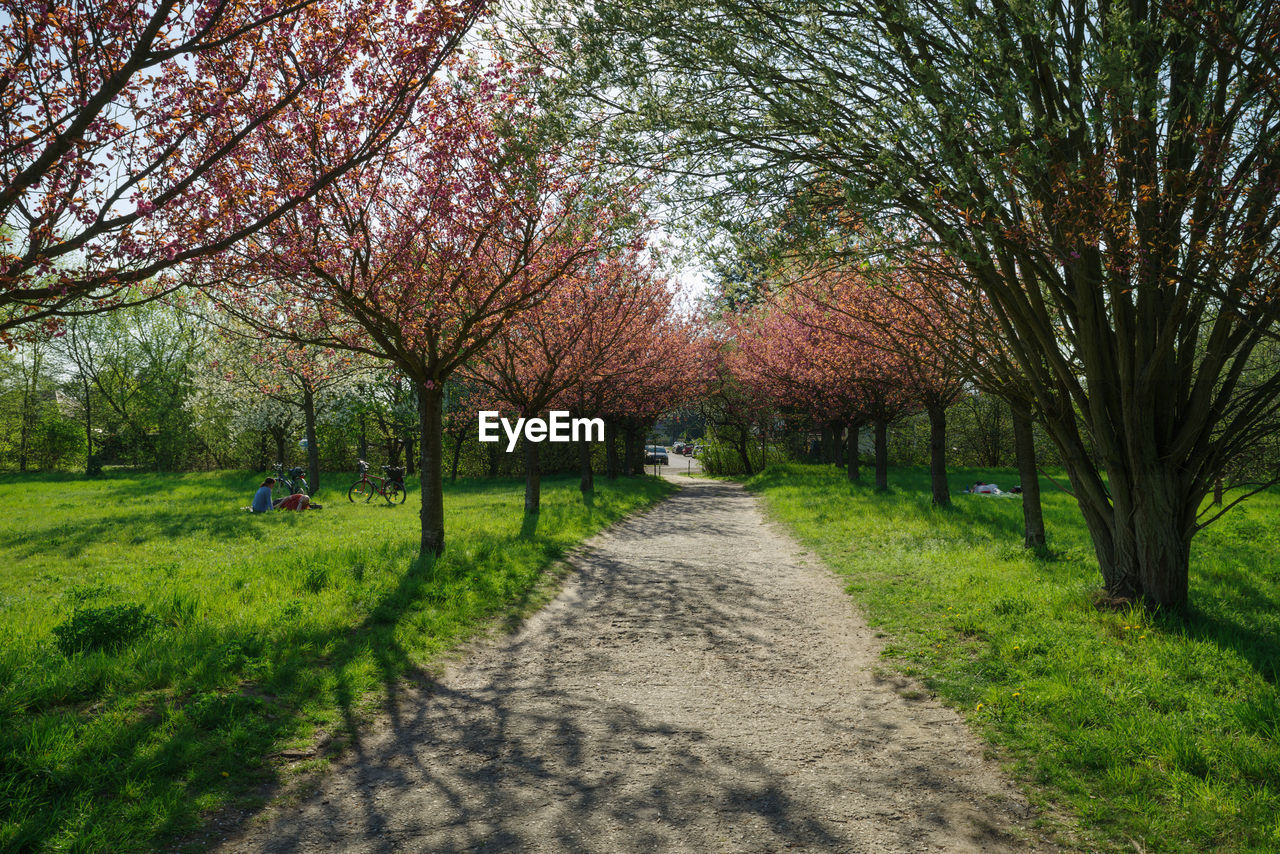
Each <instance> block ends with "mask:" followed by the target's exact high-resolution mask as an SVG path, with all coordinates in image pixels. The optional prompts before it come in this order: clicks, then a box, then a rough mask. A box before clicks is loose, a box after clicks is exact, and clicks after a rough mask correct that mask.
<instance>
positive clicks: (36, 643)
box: [0, 472, 671, 852]
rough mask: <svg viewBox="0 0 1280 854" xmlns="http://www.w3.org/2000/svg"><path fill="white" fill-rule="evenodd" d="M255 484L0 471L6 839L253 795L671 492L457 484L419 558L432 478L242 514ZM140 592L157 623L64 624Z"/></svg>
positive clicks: (237, 478) (212, 477)
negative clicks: (109, 641)
mask: <svg viewBox="0 0 1280 854" xmlns="http://www.w3.org/2000/svg"><path fill="white" fill-rule="evenodd" d="M331 477H332V478H334V480H333V481H332V483H331V485H335V486H336V485H338V484H339V482H340V483H341V486H342V487H343V489H344V490H345V486H346V484H347V483H348V482H349V481H350V480H353V479H354V476H352V477H349V478H346V477H343V476H340V475H334V476H331ZM259 480H260V476H255V475H252V474H248V473H243V472H240V473H219V474H209V475H186V476H160V475H113V476H109V477H105V478H103V479H100V480H94V481H86V480H83V479H78V478H73V477H58V476H49V477H16V476H7V477H0V506H2V507H4V508H5V511H4V516H3V519H0V566H3V571H2V572H0V850H3V851H111V852H119V851H135V850H147V849H150V848H153V847H154V846H156V845H158V844H160V843H162V842H164V841H165V840H172V839H175V838H178V837H180V836H181V835H182V834H184V833H186V832H189V831H190V830H191V829H192V828H194V827H196V826H198V823H199V821H200V819H201V817H202V816H203V815H206V814H207V813H209V812H210V811H213V810H217V809H218V808H220V807H224V806H227V805H232V804H238V803H240V804H242V803H251V802H252V801H253V799H254V798H255V797H257V796H259V795H260V793H261V792H262V791H264V788H269V787H270V784H273V783H276V782H279V781H280V780H282V779H283V778H285V777H287V776H288V772H287V769H286V767H285V765H284V763H283V762H282V761H281V760H279V759H272V758H271V756H272V755H273V754H275V753H277V752H278V751H280V750H281V749H282V748H285V747H290V746H294V747H297V746H306V745H310V744H311V743H312V740H313V738H316V737H317V731H318V730H321V729H323V730H325V731H326V732H328V733H329V734H330V735H331V736H332V737H333V738H334V740H335V743H336V744H341V742H342V741H343V740H344V739H345V738H347V737H348V736H349V735H350V733H351V732H352V731H353V728H354V727H355V726H356V724H357V722H358V721H359V720H360V719H361V717H362V716H364V715H366V714H367V713H369V711H370V710H371V709H372V708H374V707H376V705H377V704H378V702H379V701H380V700H381V699H382V698H383V697H385V696H387V695H388V694H389V693H390V692H392V691H394V686H395V684H396V682H397V680H398V679H400V678H401V677H403V676H404V675H405V674H407V673H409V672H410V671H412V670H415V669H419V668H427V669H430V668H431V667H432V666H433V664H437V665H438V662H439V661H440V658H441V655H442V654H443V653H445V652H446V651H448V650H450V649H451V648H456V647H457V646H458V644H459V643H460V642H462V641H463V640H465V639H466V638H468V637H469V636H474V634H475V633H476V632H477V631H479V630H481V629H483V628H484V627H486V626H491V625H494V620H495V619H496V618H498V617H500V616H502V615H518V614H520V613H523V612H525V611H527V610H529V609H530V608H531V607H533V605H534V604H536V599H537V597H538V596H539V595H543V594H545V585H543V587H542V588H539V587H538V586H537V582H538V580H539V578H540V577H541V576H542V575H543V572H544V570H545V569H546V568H547V567H548V566H549V565H551V564H552V563H553V561H554V560H555V559H556V558H557V557H558V556H560V555H561V554H563V553H564V551H565V550H566V549H568V548H570V547H571V546H573V545H575V544H577V543H579V542H581V541H582V540H583V539H585V538H586V537H587V536H588V535H590V534H592V533H594V532H595V531H598V530H600V529H601V528H603V527H605V526H607V525H608V524H610V523H611V522H613V521H614V520H616V519H618V518H620V517H621V516H623V515H625V514H626V513H629V512H631V511H633V510H636V509H638V508H641V507H644V506H646V505H648V504H651V503H652V502H654V501H657V500H658V499H660V498H661V497H662V496H663V495H665V494H666V493H667V492H668V491H669V490H670V489H671V487H670V486H669V485H668V484H666V483H664V482H662V481H658V480H655V479H653V478H637V479H626V480H623V481H618V482H614V483H610V482H607V481H605V480H604V479H600V480H598V481H597V490H596V493H595V495H594V498H593V499H592V500H590V502H589V503H588V502H584V499H583V498H582V496H581V495H580V493H579V492H578V489H577V480H576V478H565V479H558V478H548V479H547V480H546V481H545V482H544V486H543V493H542V508H543V510H542V512H541V513H540V514H539V515H538V516H537V517H530V518H529V519H526V518H525V517H524V515H523V503H522V501H523V495H522V485H521V484H520V483H519V482H516V481H496V482H494V481H489V482H469V483H462V484H458V485H456V486H453V487H446V490H447V494H446V496H445V510H446V525H447V549H446V553H445V556H444V557H443V558H441V559H440V560H438V561H435V562H433V563H431V562H429V563H416V562H415V561H414V558H415V556H416V551H417V543H418V506H419V502H418V498H417V493H416V490H415V491H414V492H413V493H412V494H411V495H410V496H409V499H408V501H407V503H406V504H405V505H403V506H399V507H387V506H385V505H379V504H373V505H369V506H365V505H352V504H349V503H348V502H347V500H346V498H345V491H344V492H343V493H342V497H337V498H335V495H336V491H334V492H330V494H329V495H328V496H327V497H328V500H322V503H324V504H325V506H324V509H322V510H318V511H313V512H308V513H305V514H299V513H272V514H264V515H259V516H255V515H251V514H249V513H245V512H241V510H240V509H239V508H241V507H242V506H245V505H247V504H248V503H249V499H250V497H251V496H252V494H253V491H254V488H255V487H256V486H257V484H258V482H259ZM535 519H536V524H534V520H535ZM122 604H123V605H130V604H134V605H140V606H142V607H144V608H145V609H146V610H147V612H148V613H150V614H151V615H153V616H154V617H155V618H157V619H158V625H157V626H154V627H153V628H151V630H150V631H149V632H148V633H147V634H145V635H144V636H142V637H141V638H139V639H136V640H133V641H132V642H130V643H127V644H126V645H124V646H122V647H120V648H118V649H116V650H115V651H93V650H90V651H84V652H76V653H72V654H71V655H70V656H67V655H64V654H63V653H62V652H60V651H59V649H58V646H57V644H56V642H55V634H54V631H53V630H54V628H55V626H58V625H60V624H63V623H65V622H66V621H68V620H69V619H70V618H71V617H72V615H73V614H74V613H76V612H77V611H79V612H82V616H84V614H83V612H85V611H86V610H87V609H92V608H99V607H103V606H108V605H122ZM117 610H119V609H117ZM312 764H315V763H312Z"/></svg>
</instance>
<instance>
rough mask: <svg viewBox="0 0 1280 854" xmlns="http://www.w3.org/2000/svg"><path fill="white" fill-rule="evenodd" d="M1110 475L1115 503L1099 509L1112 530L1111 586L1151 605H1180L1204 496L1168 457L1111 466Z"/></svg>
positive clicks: (1107, 572) (1106, 569)
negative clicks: (1134, 466)
mask: <svg viewBox="0 0 1280 854" xmlns="http://www.w3.org/2000/svg"><path fill="white" fill-rule="evenodd" d="M1107 476H1108V477H1107V480H1108V484H1109V485H1110V486H1111V494H1112V509H1111V512H1110V513H1108V512H1107V509H1106V508H1100V510H1099V511H1096V512H1095V514H1094V515H1097V516H1100V517H1101V518H1102V519H1103V521H1104V522H1105V523H1106V524H1107V526H1108V527H1109V528H1110V532H1111V545H1112V554H1111V561H1110V566H1109V567H1108V566H1105V565H1104V566H1103V578H1104V580H1108V585H1107V587H1108V591H1110V592H1112V594H1113V595H1117V596H1125V597H1126V598H1128V597H1129V596H1131V595H1132V594H1134V593H1136V594H1137V595H1138V596H1140V597H1141V598H1142V600H1143V601H1145V602H1146V604H1147V605H1150V606H1156V607H1163V608H1170V609H1175V610H1177V609H1181V608H1182V607H1183V606H1185V605H1186V603H1187V582H1188V574H1189V568H1190V566H1189V565H1190V560H1191V536H1192V534H1193V533H1194V531H1195V515H1196V510H1197V508H1198V507H1199V504H1200V498H1201V496H1199V495H1191V494H1190V490H1189V489H1188V488H1187V486H1186V484H1185V483H1184V482H1183V480H1184V478H1183V475H1182V473H1181V472H1179V471H1178V470H1176V469H1175V467H1174V466H1173V465H1171V464H1168V463H1165V464H1162V465H1152V466H1151V467H1150V468H1149V469H1147V470H1146V471H1140V472H1133V471H1115V470H1110V471H1108V472H1107ZM1081 509H1083V505H1082V508H1081ZM1085 520H1086V522H1088V520H1089V514H1086V517H1085ZM1090 533H1093V531H1092V529H1091V531H1090ZM1097 539H1098V538H1097V537H1096V536H1095V541H1096V540H1097ZM1095 551H1096V549H1095ZM1102 563H1103V561H1102V556H1101V555H1100V556H1099V564H1100V565H1102Z"/></svg>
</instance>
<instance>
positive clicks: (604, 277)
mask: <svg viewBox="0 0 1280 854" xmlns="http://www.w3.org/2000/svg"><path fill="white" fill-rule="evenodd" d="M0 2H3V15H4V16H5V19H6V20H7V22H8V25H7V26H6V29H5V31H4V34H3V37H0V56H2V57H3V60H4V62H3V65H2V66H0V67H3V68H4V69H5V70H4V71H3V73H2V76H0V176H2V177H0V212H2V213H3V223H2V225H0V337H2V338H3V341H4V343H6V344H7V345H9V347H10V352H9V353H8V354H7V355H6V356H5V357H4V358H3V360H0V403H2V404H3V405H2V406H0V421H2V422H3V425H0V427H3V430H2V432H3V433H4V438H3V440H2V441H3V446H0V452H2V453H3V456H4V462H5V463H6V464H7V465H12V466H13V467H16V468H19V469H29V468H35V467H40V468H51V467H58V466H63V465H66V461H68V460H83V461H84V465H85V468H86V469H87V470H88V471H90V472H92V471H94V470H95V468H96V466H97V465H99V464H102V463H103V461H108V462H110V463H113V464H133V465H143V466H148V467H156V468H160V469H171V468H182V467H191V466H206V465H230V464H243V463H244V461H246V460H252V461H253V462H254V463H255V464H265V463H266V462H267V458H268V457H271V458H279V459H283V458H285V457H288V456H290V455H291V454H294V453H296V452H297V451H298V450H299V448H300V447H302V446H299V445H298V439H299V437H301V438H302V439H304V440H305V442H304V443H303V446H304V447H305V463H306V465H307V467H308V469H309V470H310V474H311V476H312V479H313V481H315V482H319V479H320V478H321V477H323V476H324V475H323V474H322V470H323V469H325V468H329V467H331V466H332V465H333V463H334V462H335V461H338V460H342V461H343V463H345V462H346V461H347V460H349V457H350V454H351V448H353V447H354V448H355V451H356V452H358V453H359V454H360V455H362V456H366V455H369V454H370V453H371V448H379V447H381V448H382V449H384V450H385V458H386V459H389V460H400V459H403V460H404V461H405V463H406V466H407V467H408V468H410V469H411V470H414V471H415V472H416V474H417V475H418V477H419V478H420V479H421V482H422V497H423V500H422V509H421V551H422V553H423V554H424V555H429V554H439V553H441V551H442V550H443V549H444V547H445V516H444V505H443V495H442V483H443V480H444V478H445V476H446V474H447V475H448V476H456V472H457V470H458V468H459V465H460V464H462V463H463V461H464V460H465V461H470V462H472V463H474V462H475V461H476V460H478V459H482V458H483V457H484V455H485V454H486V453H487V452H488V449H479V448H473V449H471V450H470V451H467V450H466V448H465V444H466V433H467V431H466V429H465V428H466V422H467V417H468V412H471V411H473V407H474V408H479V405H480V404H483V405H484V406H486V407H488V406H492V407H494V408H498V409H502V410H504V411H506V412H508V413H511V414H515V415H524V416H529V415H532V414H535V413H539V412H544V411H546V410H547V409H549V408H566V409H571V410H573V411H575V414H580V415H601V416H603V417H606V418H607V419H608V424H609V430H608V432H609V439H610V441H609V442H608V443H607V448H606V449H605V451H604V452H603V457H604V459H603V465H604V470H605V471H606V472H607V473H609V474H610V475H616V474H618V473H620V472H626V473H632V472H634V471H636V469H637V467H638V465H639V464H640V462H641V461H642V458H641V455H642V453H643V445H644V442H645V440H646V438H648V433H649V428H650V426H651V425H652V424H653V423H654V422H655V421H656V420H657V419H658V418H659V417H660V416H661V415H662V414H663V413H665V412H668V411H670V410H671V409H673V408H674V407H677V406H681V405H685V404H689V403H690V402H691V401H694V400H695V399H696V400H697V406H698V410H699V415H700V418H701V419H702V420H703V422H704V423H705V424H706V425H707V429H709V430H710V431H711V432H712V433H713V434H714V435H715V436H717V437H718V438H719V440H720V441H722V442H724V443H727V444H728V445H729V446H731V447H732V448H733V449H734V452H735V453H736V454H737V455H738V456H739V457H740V459H741V460H742V462H743V463H744V467H745V468H747V469H750V468H751V467H752V465H753V464H752V456H751V453H752V448H753V446H754V447H759V448H760V449H761V452H760V457H761V462H763V461H764V460H765V459H767V457H768V448H769V446H770V442H771V437H773V441H774V444H777V442H778V441H780V440H785V441H791V442H792V443H793V444H797V443H800V442H803V441H804V440H803V437H804V436H807V435H810V434H814V435H821V436H822V437H823V442H822V443H821V444H822V446H823V450H822V455H823V456H824V457H825V458H828V459H832V460H833V461H834V460H839V461H840V462H841V463H842V465H844V466H845V467H846V469H847V472H848V475H849V476H850V477H851V478H859V477H861V470H860V466H861V459H860V456H859V454H858V453H856V450H857V449H858V447H859V439H858V437H859V436H860V435H861V434H862V433H863V431H870V435H871V437H872V439H871V443H872V446H873V447H874V453H873V454H872V455H871V456H872V460H873V467H874V479H875V484H876V486H877V487H879V488H881V489H883V488H885V487H886V486H887V485H888V483H887V478H888V474H887V466H888V462H889V459H890V456H889V453H890V452H889V448H888V436H889V431H890V429H891V426H890V425H892V424H895V423H896V424H899V425H902V424H903V423H905V421H904V419H907V420H910V419H913V418H914V419H918V420H920V421H921V422H923V423H926V424H927V438H926V439H924V440H923V443H924V447H925V449H926V450H925V454H924V456H925V458H926V459H927V461H928V463H929V465H930V468H931V471H932V473H933V477H932V489H931V492H932V499H933V502H934V503H935V504H936V505H938V506H940V507H945V506H946V505H948V504H949V503H950V495H949V488H948V483H947V477H946V470H947V465H948V453H949V452H951V453H952V454H955V453H958V451H956V450H954V449H956V448H958V447H959V445H958V444H957V442H956V440H955V439H954V436H955V433H954V429H953V428H954V420H955V418H956V416H957V413H965V415H964V417H965V418H966V419H968V421H967V422H966V423H967V425H968V426H967V427H966V431H965V432H966V435H967V436H968V437H969V438H966V439H965V440H964V444H965V445H966V446H969V445H972V446H974V448H975V450H974V453H975V454H979V453H982V452H981V451H980V450H977V446H979V445H981V444H982V441H980V440H974V439H973V438H972V437H973V436H981V435H982V434H983V432H984V431H983V430H982V429H978V428H977V426H976V425H978V424H979V423H980V422H981V420H982V418H984V417H985V418H988V420H989V419H990V417H991V413H1007V414H1008V418H1009V433H1008V435H1007V436H1006V437H1005V439H1004V440H1001V441H1000V442H996V443H994V444H995V445H997V446H999V447H1004V444H1003V443H1004V442H1005V441H1009V442H1011V443H1012V447H1013V448H1014V449H1015V453H1014V457H1015V458H1016V464H1017V465H1018V467H1019V470H1020V473H1021V476H1022V481H1023V484H1024V485H1025V486H1027V487H1028V488H1031V487H1033V486H1034V484H1035V483H1036V478H1035V476H1034V473H1035V472H1036V470H1037V466H1038V462H1037V455H1040V456H1043V455H1044V451H1045V450H1046V449H1045V448H1043V447H1040V448H1037V447H1036V444H1037V437H1039V438H1040V439H1041V440H1044V439H1047V440H1048V443H1049V446H1050V447H1049V448H1048V450H1049V452H1050V455H1051V457H1052V459H1053V460H1054V461H1055V462H1057V463H1060V464H1061V465H1062V466H1063V467H1064V468H1065V471H1066V480H1067V481H1068V482H1069V486H1070V489H1071V491H1072V492H1073V494H1074V495H1075V498H1076V500H1077V501H1078V503H1079V506H1080V510H1081V512H1082V514H1083V517H1084V520H1085V523H1086V524H1087V526H1088V529H1089V531H1090V534H1091V536H1092V541H1093V545H1094V549H1095V552H1096V555H1097V559H1098V563H1099V566H1100V569H1101V574H1102V578H1103V582H1104V585H1105V587H1106V590H1107V592H1108V593H1109V594H1110V595H1111V596H1113V597H1115V598H1117V599H1120V600H1141V601H1144V602H1146V603H1147V604H1150V605H1155V606H1164V607H1172V608H1179V607H1182V606H1183V605H1185V604H1186V600H1187V580H1188V570H1189V561H1190V554H1191V544H1192V541H1193V538H1194V536H1195V534H1196V532H1197V531H1199V530H1201V529H1202V528H1203V527H1204V526H1205V525H1207V524H1209V523H1210V522H1212V521H1213V520H1214V519H1215V518H1217V517H1218V516H1219V515H1220V514H1221V513H1222V512H1225V510H1226V509H1229V507H1230V506H1231V504H1232V502H1234V501H1238V500H1243V499H1244V498H1245V497H1247V496H1248V495H1249V494H1250V493H1251V491H1254V490H1257V489H1261V488H1265V487H1266V486H1268V485H1270V484H1271V483H1272V482H1274V480H1275V472H1274V470H1269V468H1268V467H1266V466H1260V465H1258V460H1257V458H1258V454H1257V449H1258V448H1259V447H1260V446H1261V445H1262V444H1264V443H1266V442H1267V441H1269V440H1270V437H1271V436H1272V435H1273V433H1274V432H1275V428H1276V426H1277V421H1278V420H1280V419H1278V418H1277V414H1278V413H1277V410H1280V371H1278V370H1277V366H1278V365H1277V362H1276V356H1277V355H1278V354H1280V351H1278V349H1277V345H1276V332H1277V325H1278V322H1280V300H1277V299H1276V296H1277V293H1276V290H1277V281H1276V276H1277V264H1276V258H1277V257H1278V256H1280V252H1278V250H1280V246H1278V245H1277V240H1278V239H1280V238H1277V234H1278V233H1280V207H1277V206H1276V205H1275V202H1274V200H1275V196H1276V193H1277V191H1278V190H1280V150H1278V143H1277V138H1278V137H1280V134H1277V132H1276V128H1277V122H1278V121H1280V64H1278V63H1277V61H1276V55H1277V54H1276V51H1275V44H1276V41H1277V37H1278V36H1280V9H1277V7H1275V6H1273V5H1272V4H1269V3H1264V4H1261V5H1254V6H1251V7H1250V8H1248V9H1242V8H1237V7H1236V6H1232V5H1229V4H1219V3H1214V2H1208V3H1197V4H1172V5H1170V4H1156V5H1150V4H1145V3H1131V4H1128V5H1125V6H1113V5H1110V4H1099V3H1088V2H1085V3H1077V4H1062V3H1059V2H1054V0H1036V2H1033V3H1030V4H1022V5H1019V6H1016V7H1009V6H1006V5H1001V4H986V3H981V2H976V3H969V4H962V5H956V4H949V3H942V2H936V0H924V2H922V3H919V4H915V5H913V6H911V7H904V6H901V5H899V4H895V3H892V2H879V0H870V2H862V0H848V2H840V3H836V4H834V5H833V4H831V3H821V4H819V3H810V2H773V0H768V2H763V3H760V2H752V3H747V2H742V0H712V2H709V3H701V4H691V5H689V6H688V7H686V8H681V9H680V10H679V13H678V14H673V11H672V9H671V8H670V7H668V6H662V5H653V4H640V3H632V2H626V0H619V2H613V0H592V2H590V3H588V2H584V0H540V2H539V3H538V4H535V6H536V9H535V10H534V11H535V12H536V14H535V15H533V16H531V17H526V18H525V19H523V20H522V21H519V22H515V23H513V22H512V21H510V20H508V21H504V22H497V21H496V19H494V18H493V17H492V15H491V12H492V11H493V10H492V9H490V8H489V7H487V6H486V5H485V4H484V3H482V2H479V0H451V2H443V3H433V4H420V3H416V2H412V0H397V1H396V2H389V3H384V2H373V0H295V2H283V3H279V2H273V3H266V2H239V0H202V2H196V3H177V2H169V1H168V0H148V2H145V3H142V4H138V3H123V2H114V0H111V2H104V3H100V4H93V5H88V4H72V5H69V6H66V5H57V4H52V3H23V2H15V0H0ZM528 11H529V10H522V13H527V12H528ZM482 22H484V26H485V27H486V28H488V27H489V24H490V23H493V25H494V26H493V28H492V30H490V29H485V30H484V32H481V30H480V28H479V26H478V25H480V24H481V23H482ZM464 45H465V46H466V49H464ZM282 46H287V49H284V48H282ZM655 197H660V198H661V199H662V200H663V207H661V208H658V207H653V206H651V205H650V202H651V200H652V199H653V198H655ZM682 203H688V205H689V208H688V210H690V211H694V210H696V212H697V214H698V216H699V220H698V221H699V222H700V223H702V224H703V225H705V226H706V235H707V242H708V244H710V245H712V246H714V248H715V249H716V250H717V251H719V252H720V253H721V255H722V256H724V257H726V258H728V259H730V260H731V262H732V264H733V265H734V268H735V269H737V270H739V271H740V272H739V273H736V274H734V275H733V276H730V277H726V280H725V282H723V283H722V285H723V286H722V287H721V289H720V291H719V292H718V293H717V294H716V295H715V300H714V305H712V306H709V307H708V310H707V311H706V312H705V316H704V317H702V318H700V319H699V320H697V321H695V320H691V319H686V318H683V317H682V316H681V315H680V314H679V313H678V312H676V311H675V308H674V306H673V299H674V298H673V295H672V289H671V287H670V286H669V285H668V283H667V282H666V281H665V280H664V278H663V275H662V274H661V272H660V264H659V263H658V262H660V261H661V259H658V258H655V254H656V252H655V250H654V249H653V248H652V247H653V241H652V237H653V234H654V233H655V223H654V222H653V221H652V219H651V217H652V216H653V215H654V213H653V212H654V211H655V210H663V211H671V210H677V211H679V210H681V207H680V206H681V204H682ZM14 413H17V414H16V417H15V415H14ZM949 421H951V422H952V423H951V424H949ZM949 428H951V429H949ZM899 432H900V433H901V432H902V431H901V430H899ZM788 436H789V437H790V438H787V437H788ZM231 437H236V438H234V439H232V438H231ZM338 437H345V438H342V439H339V438H338ZM446 443H450V444H448V445H447V444H446ZM988 444H991V443H988ZM1042 444H1043V443H1042ZM619 446H621V453H619ZM339 447H341V448H344V449H345V450H342V451H341V452H339V450H338V449H339ZM841 447H843V448H845V450H844V451H843V452H841V451H839V450H838V449H839V448H841ZM796 450H798V451H802V452H803V453H807V452H808V449H796ZM379 453H380V454H381V453H383V451H379ZM573 453H574V455H575V456H576V460H575V462H572V463H570V465H576V466H577V467H578V468H580V469H581V472H582V484H583V488H584V489H590V488H591V484H592V482H593V463H595V462H599V461H593V459H592V452H591V450H590V449H589V448H586V447H582V448H576V449H574V451H573ZM966 453H968V452H967V451H966ZM992 453H993V454H994V455H996V456H998V455H999V452H992ZM326 455H327V457H328V459H329V461H330V462H329V464H328V465H326ZM273 461H274V460H273ZM544 462H545V461H544V460H542V459H540V453H539V449H538V448H537V447H535V446H530V447H529V448H528V449H527V451H526V454H525V458H524V462H523V473H524V474H525V475H526V498H525V508H526V510H527V511H528V512H536V511H537V509H538V506H539V473H540V471H541V470H542V468H543V463H544ZM505 465H506V464H505V463H504V464H502V465H496V464H494V462H493V460H492V458H490V464H489V466H488V470H490V471H495V472H496V471H497V470H499V469H502V468H503V467H504V466H505ZM1224 485H1225V486H1226V487H1232V486H1240V487H1241V488H1239V489H1236V490H1234V491H1232V492H1231V497H1230V499H1229V500H1227V501H1226V502H1225V503H1216V502H1215V503H1212V504H1211V503H1209V502H1208V501H1207V499H1208V498H1209V496H1210V495H1211V494H1215V493H1216V494H1218V495H1220V494H1221V490H1222V489H1223V487H1224ZM1038 505H1039V502H1038V498H1037V496H1036V495H1035V494H1028V495H1027V498H1026V500H1025V501H1024V510H1025V523H1026V535H1025V541H1026V544H1027V545H1028V546H1039V545H1043V544H1044V542H1045V533H1044V530H1043V524H1042V522H1040V520H1039V514H1038Z"/></svg>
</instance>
